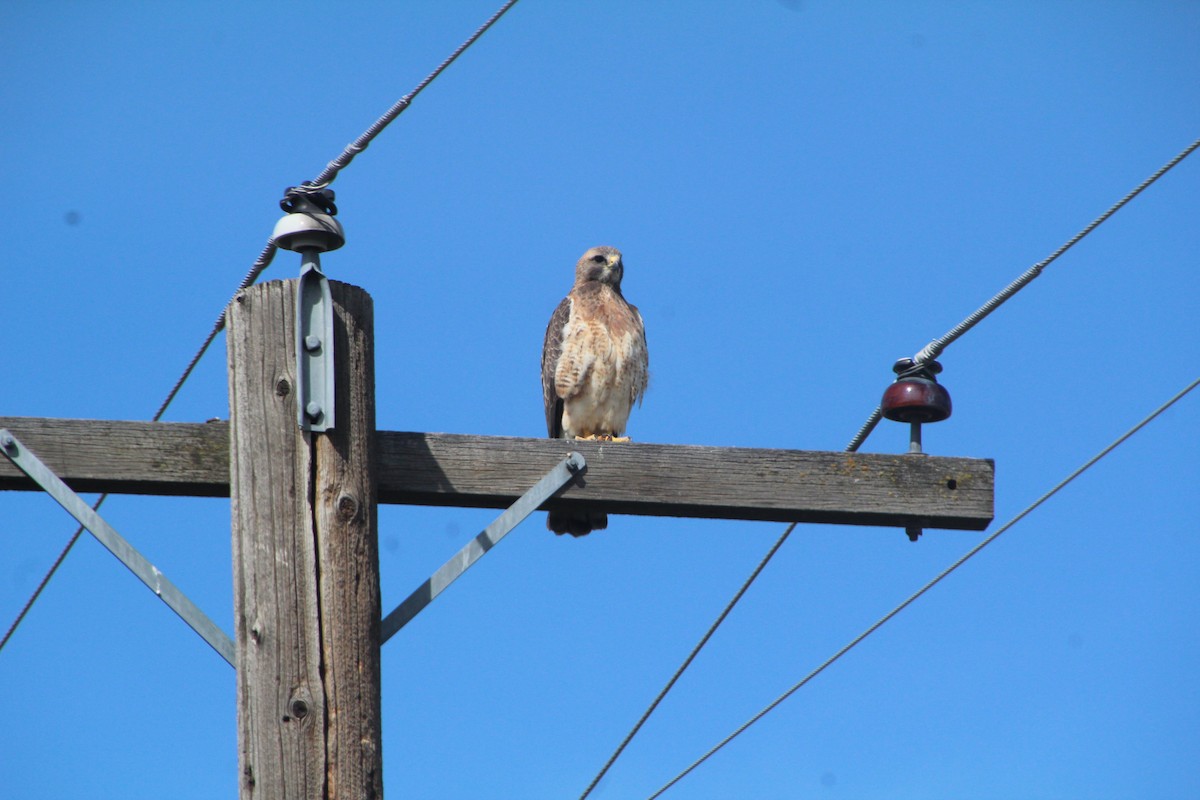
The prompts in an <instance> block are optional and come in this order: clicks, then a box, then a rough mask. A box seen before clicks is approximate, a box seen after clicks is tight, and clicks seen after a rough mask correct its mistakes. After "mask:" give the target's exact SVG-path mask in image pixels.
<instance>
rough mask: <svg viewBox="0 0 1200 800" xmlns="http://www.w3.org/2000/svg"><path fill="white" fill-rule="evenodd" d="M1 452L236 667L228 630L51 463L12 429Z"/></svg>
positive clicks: (0, 436) (0, 440)
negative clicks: (174, 582)
mask: <svg viewBox="0 0 1200 800" xmlns="http://www.w3.org/2000/svg"><path fill="white" fill-rule="evenodd" d="M0 452H2V453H4V455H6V456H8V459H9V460H10V461H12V462H13V463H14V464H16V465H17V467H18V468H19V469H20V470H21V471H22V472H24V473H25V474H26V475H28V476H29V477H30V479H31V480H33V481H34V483H36V484H37V485H38V486H40V487H42V489H43V490H45V491H46V493H47V494H49V495H50V496H51V497H53V498H54V499H55V500H56V501H57V502H58V504H59V505H60V506H62V507H63V508H65V509H66V510H67V513H69V514H70V515H71V516H73V517H74V518H75V519H76V520H78V521H79V524H80V525H82V526H83V527H85V528H87V529H88V531H89V532H90V533H91V534H92V535H93V536H95V537H96V540H97V541H98V542H100V544H102V545H104V546H105V547H106V548H108V551H109V552H110V553H112V554H113V555H114V556H116V557H117V558H118V559H119V560H120V561H121V563H122V564H124V565H125V566H127V567H129V570H130V572H132V573H133V574H134V575H136V576H137V577H138V579H139V580H140V581H141V582H142V583H144V584H146V586H148V587H149V588H150V591H152V592H154V593H155V594H156V595H158V597H159V599H161V600H162V601H163V602H164V603H166V604H167V605H168V606H170V608H171V610H172V611H174V612H175V613H176V614H178V615H179V617H180V618H181V619H182V620H183V621H184V622H186V623H187V624H188V626H189V627H191V629H192V630H194V631H195V632H196V633H198V634H200V637H201V638H202V639H204V641H206V642H208V643H209V645H211V646H212V649H213V650H216V651H217V654H218V655H220V656H221V658H223V659H225V660H226V661H228V662H229V665H230V666H231V667H236V656H235V651H234V646H233V640H232V639H230V638H229V636H227V635H226V633H225V631H223V630H221V629H220V628H218V627H217V624H216V623H215V622H213V621H212V620H211V619H209V617H208V616H207V615H206V614H205V613H204V612H203V611H201V610H200V609H199V608H197V607H196V604H195V603H193V602H192V601H191V600H189V599H188V598H187V596H186V595H184V594H183V592H181V591H179V588H178V587H176V586H175V584H173V583H171V582H170V581H169V580H167V578H166V576H165V575H163V574H162V573H161V572H159V570H158V567H156V566H154V565H153V564H151V563H150V562H149V561H147V560H146V559H145V557H144V556H143V555H142V554H141V553H139V552H138V551H137V550H136V549H135V548H134V546H133V545H131V544H130V543H129V542H128V541H126V540H125V538H124V537H122V536H121V534H119V533H117V532H116V531H115V530H114V529H113V527H112V526H111V525H109V524H108V523H107V522H105V521H104V518H103V517H101V516H100V515H99V514H97V513H96V512H95V511H94V510H93V509H92V508H91V507H90V506H88V504H87V503H85V502H84V501H83V499H82V498H81V497H80V496H79V495H77V494H75V492H73V491H72V490H71V488H70V487H68V486H67V485H66V484H65V483H63V482H62V479H61V478H59V477H58V476H57V475H55V474H54V473H53V472H52V471H51V470H50V468H49V467H47V466H46V465H45V463H43V462H42V460H41V459H39V458H38V457H37V456H36V455H34V454H33V453H32V452H31V451H30V450H29V448H27V447H25V445H23V444H22V443H21V441H20V440H19V439H17V437H16V436H14V435H13V434H12V432H11V431H9V430H7V429H0Z"/></svg>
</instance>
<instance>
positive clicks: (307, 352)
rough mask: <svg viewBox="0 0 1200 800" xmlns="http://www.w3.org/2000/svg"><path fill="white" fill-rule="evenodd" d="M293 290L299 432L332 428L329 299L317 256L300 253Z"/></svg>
mask: <svg viewBox="0 0 1200 800" xmlns="http://www.w3.org/2000/svg"><path fill="white" fill-rule="evenodd" d="M303 259H304V260H303V263H302V266H301V269H300V285H299V286H298V287H297V289H296V381H297V383H298V384H299V386H298V389H299V391H298V392H297V393H296V404H297V410H296V418H297V421H298V422H299V424H300V427H301V429H303V430H306V431H317V432H323V431H327V430H331V429H332V428H333V427H334V422H335V419H334V391H335V389H336V387H335V386H334V380H333V377H334V363H333V358H334V354H333V351H334V342H333V297H332V296H331V295H330V292H329V279H328V278H326V277H325V274H324V273H322V272H321V261H320V255H318V253H317V251H315V250H305V251H304V252H303Z"/></svg>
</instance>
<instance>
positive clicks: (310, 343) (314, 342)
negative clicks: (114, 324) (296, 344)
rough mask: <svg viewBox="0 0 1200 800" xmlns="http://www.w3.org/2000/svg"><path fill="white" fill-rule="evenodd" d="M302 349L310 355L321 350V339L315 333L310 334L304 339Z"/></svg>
mask: <svg viewBox="0 0 1200 800" xmlns="http://www.w3.org/2000/svg"><path fill="white" fill-rule="evenodd" d="M304 349H305V350H307V351H308V352H310V353H315V352H317V351H318V350H320V349H321V337H320V336H317V335H316V334H315V333H310V334H309V335H308V336H305V337H304Z"/></svg>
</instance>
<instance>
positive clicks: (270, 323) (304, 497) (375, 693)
mask: <svg viewBox="0 0 1200 800" xmlns="http://www.w3.org/2000/svg"><path fill="white" fill-rule="evenodd" d="M330 289H331V291H332V294H333V301H334V309H335V316H336V322H335V325H334V332H335V333H334V338H335V342H334V348H335V364H336V370H337V376H336V385H337V387H338V397H337V400H336V407H337V409H338V411H337V413H338V418H337V428H336V429H334V430H333V431H330V432H328V433H326V434H320V433H305V432H303V431H301V430H300V429H299V427H298V426H297V424H296V398H295V387H296V374H295V340H294V332H293V330H292V324H293V323H292V320H293V319H294V312H295V302H296V301H295V293H296V292H295V290H296V282H295V281H285V282H278V281H276V282H272V283H267V284H261V285H259V286H254V287H251V288H250V289H247V290H246V291H244V292H242V293H240V294H239V295H238V297H237V298H236V299H235V301H234V302H233V303H232V304H231V305H230V307H229V311H228V316H227V320H228V337H229V348H228V349H229V375H230V408H231V411H232V413H231V417H232V419H231V424H230V426H229V428H228V433H229V453H230V462H229V463H231V464H232V465H233V469H232V471H231V472H230V473H229V476H230V488H231V490H232V491H231V495H232V502H231V506H232V511H233V553H234V594H235V601H234V615H235V629H236V641H237V645H238V681H237V684H238V685H237V689H238V751H239V759H238V765H239V769H240V772H241V783H240V791H241V797H242V800H253V799H256V798H270V800H291V799H292V798H295V800H300V799H301V798H303V799H304V800H308V799H309V798H321V799H322V800H333V799H334V798H356V799H357V798H371V799H372V800H373V799H374V798H380V797H382V793H383V770H382V750H381V748H380V731H381V703H380V694H379V692H380V674H379V636H378V628H379V617H380V605H379V602H380V601H379V563H378V550H377V544H376V543H377V540H378V532H377V528H376V519H377V517H376V500H375V497H376V492H375V481H374V473H373V465H374V453H373V449H374V442H375V439H374V435H373V433H374V425H375V408H374V391H375V386H374V362H373V345H372V342H371V335H372V326H373V322H372V310H371V300H370V297H368V296H367V295H366V293H365V292H363V291H362V290H361V289H358V288H357V287H353V286H347V285H345V284H339V283H336V282H331V284H330ZM207 427H208V426H205V428H206V430H207Z"/></svg>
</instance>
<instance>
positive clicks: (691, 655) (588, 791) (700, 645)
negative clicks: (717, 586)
mask: <svg viewBox="0 0 1200 800" xmlns="http://www.w3.org/2000/svg"><path fill="white" fill-rule="evenodd" d="M795 529H796V523H795V522H793V523H792V524H791V525H788V526H787V530H785V531H784V532H783V535H782V536H780V537H779V540H778V541H776V542H775V544H774V546H772V547H771V549H770V551H768V553H767V554H766V555H765V556H764V557H763V559H762V561H760V562H759V563H758V566H757V567H755V569H754V572H752V573H750V577H749V578H747V579H746V582H745V583H743V584H742V588H741V589H738V591H737V594H735V595H734V596H733V599H732V600H730V601H729V604H728V605H726V606H725V610H724V611H722V612H721V613H720V615H718V616H717V619H716V621H714V622H713V624H712V625H711V626H709V629H708V632H707V633H705V634H704V636H703V637H702V638H701V639H700V641H699V643H698V644H697V645H696V646H695V647H694V648H692V652H691V653H689V654H688V657H687V658H685V659H684V660H683V663H682V664H680V666H679V669H677V670H675V674H674V675H672V676H671V680H669V681H667V685H666V686H664V687H663V688H662V691H661V692H659V693H658V697H655V698H654V702H652V703H650V707H649V708H647V709H646V712H645V713H644V714H642V718H641V719H639V720H638V721H637V724H636V725H634V726H633V730H631V731H630V732H629V734H628V735H626V737H625V739H624V741H622V742H621V744H620V745H619V746H618V747H617V749H616V751H614V752H613V754H612V755H611V756H609V759H608V762H607V763H605V765H604V767H603V768H602V769H601V770H600V772H598V773H597V774H596V777H595V778H593V779H592V782H591V783H589V784H588V787H587V788H586V789H584V790H583V794H581V795H580V796H579V800H584V798H586V797H587V796H588V795H589V794H591V793H592V790H593V789H595V788H596V784H598V783H600V780H601V779H602V778H603V777H604V775H605V774H606V773H607V772H608V770H609V768H610V767H612V765H613V763H614V762H616V760H617V758H618V757H620V755H621V753H622V752H624V750H625V747H626V746H627V745H628V744H629V743H630V742H631V741H633V737H634V736H636V735H637V732H638V731H640V730H641V729H642V725H644V724H646V720H648V719H650V715H651V714H653V713H654V709H656V708H658V704H659V703H661V702H662V700H663V698H664V697H666V696H667V692H669V691H671V687H673V686H674V685H675V682H676V681H678V680H679V678H680V676H681V675H683V673H684V671H686V670H687V668H688V667H689V666H691V663H692V661H693V659H695V658H696V656H697V655H698V654H699V653H700V651H701V650H702V649H703V648H704V645H706V644H708V640H709V639H711V638H712V635H713V634H714V633H716V632H717V628H719V627H720V626H721V623H722V622H724V621H725V618H726V617H727V616H729V612H730V611H733V607H734V606H736V605H737V604H738V601H739V600H741V599H742V595H744V594H745V593H746V590H747V589H749V588H750V584H752V583H754V581H755V579H756V578H758V573H760V572H762V571H763V568H764V567H766V566H767V562H769V561H770V560H771V558H772V557H773V556H774V555H775V553H776V552H777V551H778V550H779V548H780V547H783V543H784V542H786V541H787V539H788V537H789V536H791V535H792V531H794V530H795Z"/></svg>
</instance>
